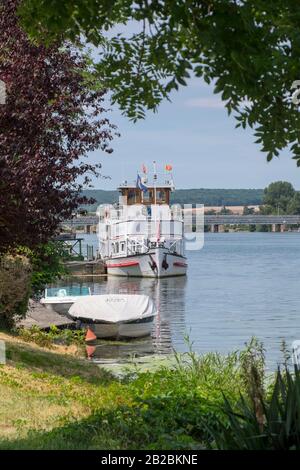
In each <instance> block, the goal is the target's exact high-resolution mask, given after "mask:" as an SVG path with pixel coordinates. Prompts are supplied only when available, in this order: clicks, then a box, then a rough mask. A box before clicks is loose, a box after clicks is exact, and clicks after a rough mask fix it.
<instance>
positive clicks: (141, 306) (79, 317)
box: [69, 294, 157, 338]
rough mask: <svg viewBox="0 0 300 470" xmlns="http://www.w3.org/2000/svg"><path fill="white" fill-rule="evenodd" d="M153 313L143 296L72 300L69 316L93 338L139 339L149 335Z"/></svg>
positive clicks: (111, 296)
mask: <svg viewBox="0 0 300 470" xmlns="http://www.w3.org/2000/svg"><path fill="white" fill-rule="evenodd" d="M156 315H157V311H156V308H155V305H154V303H153V302H152V300H151V299H150V297H148V296H147V295H121V294H111V295H92V296H91V297H85V298H82V299H78V300H76V302H74V304H73V305H72V306H71V308H70V310H69V316H70V317H71V318H72V319H73V320H75V321H78V322H79V324H80V326H81V327H89V328H90V329H91V330H92V331H93V332H94V333H95V335H96V336H97V338H140V337H142V336H147V335H150V334H151V330H152V324H153V320H154V317H155V316H156Z"/></svg>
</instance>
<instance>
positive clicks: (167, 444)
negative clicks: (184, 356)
mask: <svg viewBox="0 0 300 470" xmlns="http://www.w3.org/2000/svg"><path fill="white" fill-rule="evenodd" d="M0 339H1V340H4V341H5V342H6V347H7V364H6V365H1V366H0V396H1V401H0V449H92V448H95V449H136V448H140V449H142V448H145V449H152V448H153V449H173V448H179V449H180V448H185V449H189V448H192V449H196V448H200V447H203V441H204V440H205V436H206V438H207V432H206V431H205V428H204V427H203V426H202V425H201V420H202V419H203V417H205V416H209V415H210V414H211V413H217V414H218V413H219V411H218V406H219V405H220V403H221V402H222V400H223V397H222V390H223V391H226V393H227V395H228V396H230V397H233V398H234V399H237V398H238V390H239V389H240V390H243V382H242V379H241V374H240V370H239V367H238V359H237V357H235V356H229V357H228V358H226V359H222V360H221V359H220V358H219V357H218V356H214V355H211V356H206V358H205V359H204V358H203V359H202V360H201V361H199V362H197V365H196V363H195V364H194V365H193V364H192V362H191V361H190V366H188V367H187V369H185V370H184V368H182V364H181V365H180V364H177V366H176V367H175V368H173V369H170V368H164V367H161V368H160V369H159V370H158V371H156V372H154V373H149V372H148V373H140V374H137V375H136V376H131V379H130V378H129V377H127V378H126V379H124V380H123V381H120V380H117V379H116V378H114V377H113V376H112V375H111V374H110V373H109V372H107V371H105V370H103V369H100V368H98V367H97V366H96V365H95V364H93V363H90V362H88V361H87V360H82V359H80V358H78V357H75V356H74V355H72V353H71V350H69V351H67V350H63V349H59V347H58V348H57V349H55V350H49V349H47V348H41V347H39V346H37V345H34V344H28V343H25V342H24V341H22V340H21V339H20V338H17V337H14V336H11V335H5V334H3V333H0ZM195 367H197V371H198V372H197V373H196V370H195Z"/></svg>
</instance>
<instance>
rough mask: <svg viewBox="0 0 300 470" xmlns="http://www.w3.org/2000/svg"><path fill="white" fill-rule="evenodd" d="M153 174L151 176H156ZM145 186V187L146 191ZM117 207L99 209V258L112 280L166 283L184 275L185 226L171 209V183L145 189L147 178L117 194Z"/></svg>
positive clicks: (178, 212) (177, 208)
mask: <svg viewBox="0 0 300 470" xmlns="http://www.w3.org/2000/svg"><path fill="white" fill-rule="evenodd" d="M155 171H156V170H155ZM146 184H147V186H146ZM118 189H119V191H120V203H119V204H118V205H115V206H112V205H110V206H109V205H101V206H99V208H98V215H99V220H100V222H99V232H98V236H99V253H100V257H101V258H102V259H103V260H104V261H105V263H106V267H107V273H108V274H109V275H115V276H139V277H140V276H142V277H154V278H160V277H169V276H183V275H185V274H186V271H187V260H186V257H185V251H184V220H183V211H182V208H181V206H180V205H173V206H172V207H170V205H169V204H170V193H171V191H172V190H173V189H174V184H173V180H172V179H171V180H168V179H167V180H165V182H164V183H163V184H158V183H157V176H156V174H154V178H153V184H152V185H148V183H147V179H146V176H145V177H144V178H143V180H142V179H141V178H140V177H139V176H138V179H137V183H136V184H128V183H127V182H125V183H124V184H123V185H121V186H120V187H119V188H118Z"/></svg>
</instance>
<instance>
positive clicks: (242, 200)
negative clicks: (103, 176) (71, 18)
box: [83, 188, 263, 212]
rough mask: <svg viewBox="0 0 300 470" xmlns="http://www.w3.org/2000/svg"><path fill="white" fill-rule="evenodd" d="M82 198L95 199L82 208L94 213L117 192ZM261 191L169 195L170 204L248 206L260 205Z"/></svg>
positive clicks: (96, 192)
mask: <svg viewBox="0 0 300 470" xmlns="http://www.w3.org/2000/svg"><path fill="white" fill-rule="evenodd" d="M83 194H84V196H86V197H88V198H93V199H96V201H97V203H96V204H92V205H88V206H84V207H83V208H84V209H86V210H87V211H89V212H95V211H96V209H97V206H98V205H99V204H105V203H110V204H113V203H114V202H117V201H118V197H119V193H118V191H104V190H102V189H90V190H85V191H84V192H83ZM262 199H263V189H205V188H201V189H177V190H176V191H174V192H173V193H172V195H171V203H179V204H205V205H206V206H248V205H259V204H261V203H262Z"/></svg>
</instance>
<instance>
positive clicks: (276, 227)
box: [272, 224, 281, 232]
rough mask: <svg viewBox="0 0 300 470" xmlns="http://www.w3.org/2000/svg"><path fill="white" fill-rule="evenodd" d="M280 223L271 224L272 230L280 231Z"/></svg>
mask: <svg viewBox="0 0 300 470" xmlns="http://www.w3.org/2000/svg"><path fill="white" fill-rule="evenodd" d="M280 231H281V224H272V232H280Z"/></svg>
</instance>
